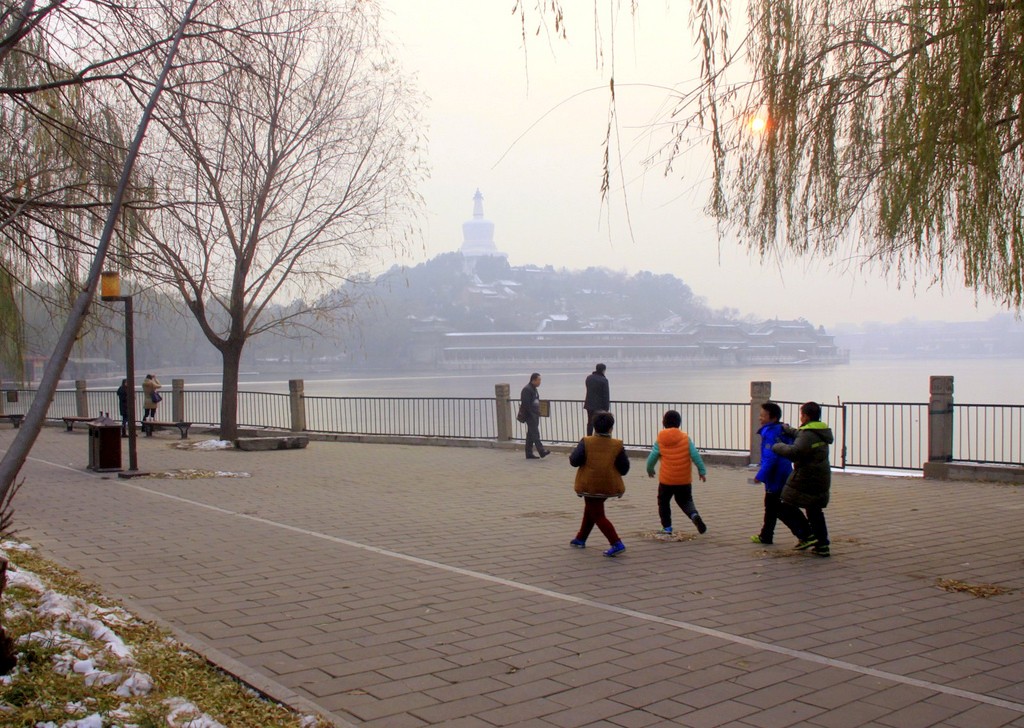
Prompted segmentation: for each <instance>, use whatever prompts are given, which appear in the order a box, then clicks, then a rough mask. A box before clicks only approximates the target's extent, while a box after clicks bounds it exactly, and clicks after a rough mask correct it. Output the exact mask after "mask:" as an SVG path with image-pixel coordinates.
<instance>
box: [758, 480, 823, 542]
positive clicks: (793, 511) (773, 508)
mask: <svg viewBox="0 0 1024 728" xmlns="http://www.w3.org/2000/svg"><path fill="white" fill-rule="evenodd" d="M777 521H782V522H783V523H784V524H786V527H787V528H788V529H789V530H790V531H792V532H793V535H794V536H796V537H797V539H799V540H800V541H803V540H805V539H806V538H807V537H808V536H809V535H810V533H811V531H810V527H809V526H808V524H807V519H806V518H804V514H803V513H801V512H800V509H799V508H797V507H796V506H790V505H787V504H785V503H783V502H782V493H768V492H767V491H766V492H765V494H764V524H762V526H761V533H760V534H759V535H760V537H761V543H771V542H772V541H773V540H774V538H775V524H776V522H777Z"/></svg>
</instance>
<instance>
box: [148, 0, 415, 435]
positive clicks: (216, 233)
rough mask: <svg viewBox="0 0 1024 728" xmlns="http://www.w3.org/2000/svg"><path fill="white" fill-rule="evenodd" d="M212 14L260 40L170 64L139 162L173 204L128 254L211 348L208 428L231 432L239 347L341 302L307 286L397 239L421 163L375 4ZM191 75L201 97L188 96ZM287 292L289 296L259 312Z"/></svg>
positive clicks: (326, 283) (337, 277)
mask: <svg viewBox="0 0 1024 728" xmlns="http://www.w3.org/2000/svg"><path fill="white" fill-rule="evenodd" d="M271 7H273V8H275V9H276V10H277V11H278V12H277V14H276V15H274V16H271V15H270V13H269V12H267V11H268V10H269V8H271ZM224 11H225V12H231V13H241V12H245V13H251V14H252V15H253V16H255V17H257V18H259V20H257V21H255V22H254V23H253V27H254V28H256V29H258V31H259V40H258V41H256V42H249V43H248V44H247V45H246V46H245V47H244V48H241V47H239V48H238V52H237V55H236V59H237V62H234V63H206V64H199V63H191V62H190V61H191V60H194V59H195V60H198V59H199V58H202V57H203V55H204V50H203V48H202V44H193V45H191V46H190V48H189V50H188V53H187V56H186V57H184V58H183V62H184V63H186V68H185V69H184V70H183V71H182V73H181V74H180V75H179V77H178V78H177V79H176V81H177V88H176V89H175V93H173V94H168V96H166V97H165V99H164V103H163V104H162V107H161V110H160V114H159V115H158V121H159V123H160V124H161V125H162V128H163V130H164V133H165V139H164V144H163V146H162V148H161V149H160V152H159V155H158V157H157V159H156V160H155V161H152V167H151V168H152V170H153V171H154V174H155V176H156V177H157V178H159V179H161V180H162V186H163V189H162V197H164V198H167V199H172V200H179V201H187V202H180V203H178V204H174V205H168V206H167V207H165V208H163V209H161V210H160V211H158V212H157V213H156V214H155V215H154V217H153V219H152V220H151V221H150V222H149V223H148V224H147V230H148V234H147V236H146V241H145V246H146V250H145V251H143V252H142V254H141V255H140V256H139V262H140V268H144V269H145V271H146V273H147V274H148V275H150V276H152V277H153V278H154V279H156V280H161V281H167V282H168V283H170V284H172V285H173V286H175V287H176V288H177V289H178V291H180V293H181V295H182V296H183V298H184V300H185V302H186V304H187V305H188V307H189V309H190V310H191V311H192V313H193V314H194V315H195V317H196V320H197V321H198V322H199V325H200V326H201V328H202V330H203V332H204V334H205V335H206V337H207V338H208V339H209V341H210V343H211V344H213V346H214V347H216V349H217V350H218V351H219V352H220V354H221V357H222V360H223V402H222V407H221V418H220V420H221V434H222V436H223V437H225V438H233V437H234V436H235V435H236V433H237V393H238V378H239V364H240V360H241V356H242V350H243V347H244V346H245V344H246V342H247V341H248V340H249V339H250V338H251V337H253V336H256V335H258V334H260V333H262V332H264V331H267V330H269V329H272V328H281V327H287V326H289V325H292V324H294V323H295V322H297V321H299V320H301V319H300V317H306V318H307V319H308V317H309V314H310V313H311V312H318V313H326V312H327V311H328V310H329V309H330V308H331V307H335V306H338V305H344V301H339V300H338V299H337V298H336V297H330V296H323V295H320V294H321V293H322V292H324V291H325V290H327V289H328V288H331V287H336V286H337V285H338V284H339V283H340V282H342V281H343V280H345V278H346V274H347V273H348V272H349V271H351V270H352V269H353V266H354V265H355V264H356V263H358V262H360V261H365V260H366V259H367V257H368V256H371V255H374V254H379V253H380V252H382V251H388V250H392V249H394V247H395V246H398V245H401V244H402V243H403V231H405V230H407V229H408V228H407V225H408V222H409V220H410V217H409V215H410V213H411V212H412V211H413V210H414V206H413V204H412V203H414V202H415V199H416V196H415V192H414V186H415V183H416V181H417V178H418V175H419V173H420V163H419V156H418V148H417V145H418V133H419V128H418V123H417V117H416V111H415V105H414V103H415V101H416V100H417V99H416V98H415V97H414V94H413V92H412V91H411V89H409V88H407V87H406V86H405V85H404V83H403V80H402V77H401V75H400V74H399V72H398V69H397V68H396V67H395V65H394V64H393V62H392V61H391V60H390V59H389V57H388V56H387V53H386V49H385V46H384V45H383V43H382V40H381V38H380V37H379V35H378V30H377V28H378V18H377V16H376V14H375V13H376V7H375V6H374V5H373V4H371V3H367V2H350V3H347V4H346V5H345V6H344V7H343V8H340V7H339V6H338V4H336V3H327V2H324V3H322V4H317V3H316V2H315V0H314V2H313V3H307V2H303V1H302V0H285V1H284V2H281V1H279V0H278V1H275V2H271V0H254V2H251V3H246V4H244V6H243V5H242V4H239V5H238V6H231V7H230V8H225V9H224ZM236 22H240V19H237V20H236ZM197 85H201V87H202V94H201V97H200V96H197V95H193V94H190V93H189V92H188V89H189V88H191V87H194V86H197ZM291 299H294V300H301V302H302V304H301V305H298V306H291V307H288V308H287V309H282V308H280V307H278V308H277V309H276V310H278V311H283V310H287V311H288V313H287V314H280V315H278V314H271V313H270V311H271V310H272V307H271V304H272V303H273V302H275V301H277V302H282V303H283V302H287V301H288V300H291ZM307 302H308V303H307Z"/></svg>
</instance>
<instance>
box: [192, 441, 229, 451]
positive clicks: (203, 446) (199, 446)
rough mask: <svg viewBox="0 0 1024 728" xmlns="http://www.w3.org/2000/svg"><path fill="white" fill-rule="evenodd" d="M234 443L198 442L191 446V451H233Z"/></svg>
mask: <svg viewBox="0 0 1024 728" xmlns="http://www.w3.org/2000/svg"><path fill="white" fill-rule="evenodd" d="M234 448H235V443H233V442H231V441H230V440H200V441H199V442H197V443H196V444H194V445H193V446H192V449H193V450H234Z"/></svg>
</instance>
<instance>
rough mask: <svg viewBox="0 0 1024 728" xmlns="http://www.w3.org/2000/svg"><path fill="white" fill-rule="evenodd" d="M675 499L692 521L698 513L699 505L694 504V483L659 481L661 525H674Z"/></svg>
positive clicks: (659, 515) (666, 526)
mask: <svg viewBox="0 0 1024 728" xmlns="http://www.w3.org/2000/svg"><path fill="white" fill-rule="evenodd" d="M673 499H675V501H676V503H677V504H678V505H679V507H680V508H682V509H683V513H685V514H686V516H687V517H688V518H689V519H690V520H691V521H692V520H693V517H694V516H695V515H697V506H695V505H694V504H693V485H692V484H691V485H663V484H662V483H658V517H659V518H660V519H661V525H662V526H664V527H665V528H668V527H669V526H671V525H672V500H673Z"/></svg>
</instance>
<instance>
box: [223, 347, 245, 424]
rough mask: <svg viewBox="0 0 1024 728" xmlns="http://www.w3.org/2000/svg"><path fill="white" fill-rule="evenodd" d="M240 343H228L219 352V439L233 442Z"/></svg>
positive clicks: (236, 409)
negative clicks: (220, 370) (221, 370)
mask: <svg viewBox="0 0 1024 728" xmlns="http://www.w3.org/2000/svg"><path fill="white" fill-rule="evenodd" d="M243 346H244V341H243V342H242V343H235V342H228V344H227V345H226V346H224V347H223V348H222V349H221V350H220V353H221V358H222V360H223V365H222V366H223V373H222V375H221V377H222V378H221V400H220V437H221V439H222V440H234V439H235V438H236V437H238V374H239V369H240V368H241V364H242V347H243Z"/></svg>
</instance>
